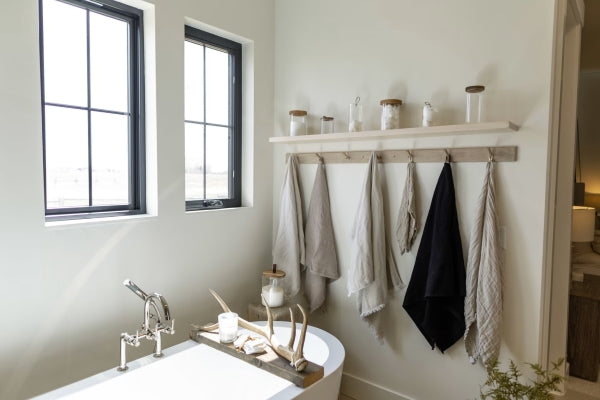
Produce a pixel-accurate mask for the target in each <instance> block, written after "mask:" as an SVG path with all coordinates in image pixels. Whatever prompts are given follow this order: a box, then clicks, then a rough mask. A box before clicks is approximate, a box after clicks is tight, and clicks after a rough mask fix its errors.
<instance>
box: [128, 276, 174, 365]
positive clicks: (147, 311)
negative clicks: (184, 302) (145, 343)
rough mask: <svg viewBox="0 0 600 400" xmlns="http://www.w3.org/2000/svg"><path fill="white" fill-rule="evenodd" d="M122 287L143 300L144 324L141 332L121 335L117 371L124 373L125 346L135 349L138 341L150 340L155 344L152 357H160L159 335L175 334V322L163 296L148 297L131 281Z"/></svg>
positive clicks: (160, 344)
mask: <svg viewBox="0 0 600 400" xmlns="http://www.w3.org/2000/svg"><path fill="white" fill-rule="evenodd" d="M123 285H125V286H127V287H128V288H129V289H130V290H131V291H132V292H133V293H135V294H136V295H137V296H139V297H140V298H141V299H142V300H144V322H143V323H142V331H141V332H139V331H138V332H136V334H135V335H129V334H127V333H123V334H121V341H120V353H121V359H120V363H119V368H117V370H118V371H125V370H126V369H127V364H126V357H125V352H126V350H125V349H126V345H130V346H135V347H137V346H139V344H140V342H139V340H140V339H142V338H145V339H148V340H152V341H154V342H155V343H156V345H155V349H154V357H162V355H163V354H162V338H161V333H169V334H171V335H172V334H174V333H175V329H174V325H175V320H173V319H172V318H171V312H170V310H169V304H168V303H167V300H166V299H165V298H164V296H163V295H161V294H159V293H156V292H155V293H152V294H150V295H148V294H146V292H144V291H143V290H142V289H140V288H139V287H138V286H137V285H136V284H135V283H133V282H132V281H131V279H125V280H124V281H123ZM161 310H162V313H161ZM161 314H162V315H161ZM163 317H164V319H163ZM151 319H154V320H155V321H156V324H155V325H154V326H153V327H150V320H151Z"/></svg>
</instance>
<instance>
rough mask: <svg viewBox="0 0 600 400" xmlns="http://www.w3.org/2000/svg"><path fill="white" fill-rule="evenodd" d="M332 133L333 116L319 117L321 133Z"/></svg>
mask: <svg viewBox="0 0 600 400" xmlns="http://www.w3.org/2000/svg"><path fill="white" fill-rule="evenodd" d="M327 133H333V117H327V116H325V115H323V116H322V117H321V134H322V135H324V134H327Z"/></svg>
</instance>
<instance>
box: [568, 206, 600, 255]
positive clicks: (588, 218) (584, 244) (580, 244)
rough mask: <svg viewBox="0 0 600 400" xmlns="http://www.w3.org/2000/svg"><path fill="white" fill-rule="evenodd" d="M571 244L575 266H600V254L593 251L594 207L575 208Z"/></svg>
mask: <svg viewBox="0 0 600 400" xmlns="http://www.w3.org/2000/svg"><path fill="white" fill-rule="evenodd" d="M572 218H573V219H572V224H571V242H573V257H572V258H571V262H572V263H573V264H600V254H598V253H595V252H594V251H593V250H592V245H591V243H592V242H593V241H594V229H595V226H596V209H595V208H594V207H582V206H573V217H572Z"/></svg>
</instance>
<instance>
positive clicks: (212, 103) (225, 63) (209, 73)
mask: <svg viewBox="0 0 600 400" xmlns="http://www.w3.org/2000/svg"><path fill="white" fill-rule="evenodd" d="M206 122H209V123H212V124H221V125H228V124H229V54H227V53H225V52H224V51H218V50H214V49H211V48H208V47H207V48H206Z"/></svg>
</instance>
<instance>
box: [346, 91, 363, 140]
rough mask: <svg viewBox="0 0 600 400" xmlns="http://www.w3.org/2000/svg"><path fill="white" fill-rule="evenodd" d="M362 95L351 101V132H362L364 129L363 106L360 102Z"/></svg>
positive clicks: (349, 120) (349, 125) (349, 119)
mask: <svg viewBox="0 0 600 400" xmlns="http://www.w3.org/2000/svg"><path fill="white" fill-rule="evenodd" d="M359 102H360V97H357V98H356V100H355V101H354V103H350V114H349V118H348V131H349V132H360V131H362V121H363V113H362V111H363V106H362V104H359Z"/></svg>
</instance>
